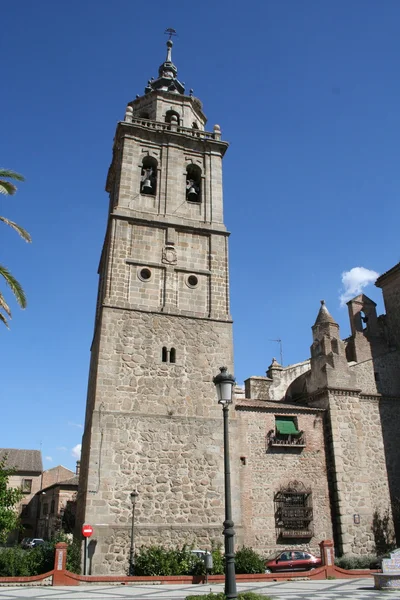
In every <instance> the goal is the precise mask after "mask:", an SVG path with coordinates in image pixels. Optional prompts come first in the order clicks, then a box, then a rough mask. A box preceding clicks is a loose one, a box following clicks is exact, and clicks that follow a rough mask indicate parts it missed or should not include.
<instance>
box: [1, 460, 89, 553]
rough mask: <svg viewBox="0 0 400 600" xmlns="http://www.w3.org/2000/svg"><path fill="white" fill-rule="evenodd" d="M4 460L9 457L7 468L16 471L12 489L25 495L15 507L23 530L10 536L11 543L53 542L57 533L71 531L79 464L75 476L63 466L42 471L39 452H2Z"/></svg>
mask: <svg viewBox="0 0 400 600" xmlns="http://www.w3.org/2000/svg"><path fill="white" fill-rule="evenodd" d="M3 456H7V462H6V467H7V468H13V469H15V473H14V475H12V476H11V477H10V478H9V487H12V488H21V489H22V491H23V494H24V496H23V498H22V500H21V501H20V502H19V503H18V505H17V506H16V510H17V512H18V514H19V515H20V519H21V530H19V531H14V532H13V533H12V534H11V535H10V537H9V540H8V541H9V543H11V544H12V543H16V542H18V541H19V540H21V539H22V538H23V537H43V538H44V539H51V538H52V537H53V536H54V533H55V532H56V531H58V530H60V529H62V528H64V527H67V526H70V527H69V528H70V529H71V530H72V529H73V523H74V520H75V513H76V494H77V490H78V479H79V461H77V468H76V473H74V472H73V471H71V470H70V469H67V468H66V467H63V466H62V465H58V466H56V467H52V468H51V469H47V470H46V471H43V468H42V455H41V452H40V450H21V449H15V448H0V457H3ZM67 520H68V523H67V522H66V521H67ZM71 523H72V525H71Z"/></svg>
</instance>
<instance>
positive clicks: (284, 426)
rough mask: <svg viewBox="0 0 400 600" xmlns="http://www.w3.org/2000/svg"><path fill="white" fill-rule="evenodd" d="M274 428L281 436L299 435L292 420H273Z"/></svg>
mask: <svg viewBox="0 0 400 600" xmlns="http://www.w3.org/2000/svg"><path fill="white" fill-rule="evenodd" d="M275 427H276V431H277V433H281V434H283V435H299V433H300V431H298V429H297V427H296V424H295V422H294V420H293V419H288V418H286V419H285V418H282V419H275Z"/></svg>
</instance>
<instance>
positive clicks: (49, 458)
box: [44, 456, 53, 462]
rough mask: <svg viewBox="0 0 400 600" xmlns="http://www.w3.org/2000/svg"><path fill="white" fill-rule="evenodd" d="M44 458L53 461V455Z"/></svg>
mask: <svg viewBox="0 0 400 600" xmlns="http://www.w3.org/2000/svg"><path fill="white" fill-rule="evenodd" d="M44 459H45V460H48V461H49V462H53V458H52V457H51V456H45V457H44Z"/></svg>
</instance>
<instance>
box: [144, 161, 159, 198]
mask: <svg viewBox="0 0 400 600" xmlns="http://www.w3.org/2000/svg"><path fill="white" fill-rule="evenodd" d="M157 166H158V163H157V161H156V159H155V158H153V157H152V156H145V158H144V159H143V161H142V171H141V175H140V193H141V194H147V195H150V196H155V195H156V191H157Z"/></svg>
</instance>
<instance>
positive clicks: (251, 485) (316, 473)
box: [236, 402, 332, 554]
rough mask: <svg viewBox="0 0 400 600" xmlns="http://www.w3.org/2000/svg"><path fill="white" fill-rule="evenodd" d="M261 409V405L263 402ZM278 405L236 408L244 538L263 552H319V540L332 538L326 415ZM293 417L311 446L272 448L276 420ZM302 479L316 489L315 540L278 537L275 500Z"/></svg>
mask: <svg viewBox="0 0 400 600" xmlns="http://www.w3.org/2000/svg"><path fill="white" fill-rule="evenodd" d="M259 404H260V405H261V404H262V403H259ZM282 409H283V406H281V405H279V404H277V406H276V408H275V409H274V408H271V407H268V408H262V407H258V408H255V407H254V408H252V407H251V405H250V406H248V405H246V402H242V403H241V404H238V405H237V407H236V412H237V416H238V419H239V423H238V427H239V437H238V441H237V448H236V455H237V457H238V458H239V459H240V457H242V460H243V459H245V462H242V461H241V462H240V466H239V478H240V492H241V503H242V511H241V513H242V525H243V533H242V535H243V540H244V543H245V544H246V545H248V546H252V547H253V548H255V549H256V550H258V551H259V552H260V553H263V554H268V553H271V552H273V551H275V550H276V549H279V548H282V549H283V548H284V547H287V546H288V544H289V545H290V547H293V546H294V545H295V546H296V547H298V548H299V549H304V550H310V551H312V552H316V553H318V551H319V546H318V544H319V542H320V541H321V540H322V539H330V538H331V537H332V526H331V516H330V503H329V491H328V484H327V477H326V461H325V449H324V437H323V424H322V414H323V413H322V412H319V411H313V410H311V409H309V410H307V409H304V410H301V409H299V408H297V407H293V406H287V405H286V406H284V411H283V412H282ZM282 414H283V415H286V416H287V415H293V416H295V417H296V418H297V421H298V427H299V429H301V430H303V431H304V432H305V436H306V447H305V448H303V449H300V448H295V447H293V448H276V447H272V448H268V446H267V439H266V438H267V433H268V431H270V430H271V429H274V428H275V417H276V416H279V415H282ZM293 481H298V482H301V483H303V484H304V486H305V487H306V488H307V487H310V488H311V490H312V506H313V522H312V526H313V529H314V536H313V537H312V538H311V539H301V538H300V539H297V540H296V541H294V540H293V539H291V540H284V539H278V538H277V530H276V528H275V505H274V497H275V494H276V492H278V491H279V490H280V489H281V487H285V486H286V485H287V484H288V483H289V482H293Z"/></svg>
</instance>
